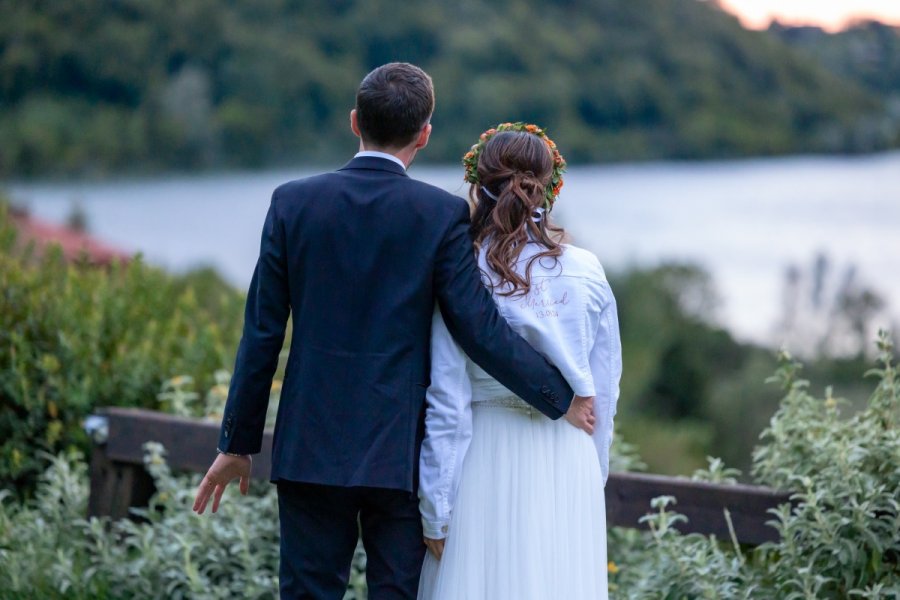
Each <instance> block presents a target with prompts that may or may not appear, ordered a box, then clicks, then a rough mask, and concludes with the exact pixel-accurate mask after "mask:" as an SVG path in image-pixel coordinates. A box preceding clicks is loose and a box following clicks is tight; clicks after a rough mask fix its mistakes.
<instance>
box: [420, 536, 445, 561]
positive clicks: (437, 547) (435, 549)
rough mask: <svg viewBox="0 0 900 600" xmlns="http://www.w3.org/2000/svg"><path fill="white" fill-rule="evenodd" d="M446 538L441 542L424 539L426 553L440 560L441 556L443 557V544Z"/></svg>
mask: <svg viewBox="0 0 900 600" xmlns="http://www.w3.org/2000/svg"><path fill="white" fill-rule="evenodd" d="M446 541H447V540H446V538H445V539H443V540H433V539H431V538H425V546H427V547H428V551H429V552H431V553H432V554H434V557H435V558H436V559H438V560H441V556H443V555H444V542H446Z"/></svg>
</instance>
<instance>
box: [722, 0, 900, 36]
mask: <svg viewBox="0 0 900 600" xmlns="http://www.w3.org/2000/svg"><path fill="white" fill-rule="evenodd" d="M721 3H722V5H723V6H724V7H725V8H726V9H728V10H729V11H731V12H733V13H735V14H737V15H738V16H739V17H740V18H741V21H742V22H743V23H744V25H746V26H747V27H753V28H763V27H766V26H768V24H769V22H770V21H771V20H772V19H773V18H777V19H778V20H779V21H781V22H783V23H790V24H806V25H819V26H821V27H824V28H826V29H831V30H834V29H840V28H841V27H842V26H843V25H845V24H846V23H847V21H849V20H852V19H855V18H859V17H863V18H870V19H871V18H874V19H878V20H879V21H884V22H886V23H892V24H896V25H900V0H721Z"/></svg>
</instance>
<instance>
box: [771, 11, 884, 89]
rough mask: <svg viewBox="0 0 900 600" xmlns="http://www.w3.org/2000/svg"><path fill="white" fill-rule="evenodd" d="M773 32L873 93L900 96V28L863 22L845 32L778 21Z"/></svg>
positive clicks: (772, 29) (773, 27)
mask: <svg viewBox="0 0 900 600" xmlns="http://www.w3.org/2000/svg"><path fill="white" fill-rule="evenodd" d="M769 31H770V32H771V33H773V34H774V35H776V36H777V37H779V38H780V39H782V40H783V41H784V42H786V43H787V44H789V45H791V46H794V47H795V48H797V49H799V50H801V51H802V52H804V53H805V54H807V55H808V56H809V57H811V58H814V59H815V60H817V61H819V62H821V63H822V64H823V65H825V67H826V68H828V69H829V70H831V71H833V72H834V73H836V74H838V75H840V76H842V77H847V78H850V79H854V80H856V81H858V82H859V83H860V85H862V86H863V87H865V88H868V89H870V90H872V91H873V92H877V93H879V94H886V95H893V96H894V98H895V99H897V98H900V27H892V26H890V25H885V24H884V23H878V22H877V21H860V22H858V23H856V24H854V25H852V26H850V27H848V28H847V29H846V30H844V31H840V32H838V33H828V32H826V31H823V30H822V29H820V28H818V27H791V26H787V25H781V24H780V23H777V22H775V23H773V24H772V25H771V26H770V27H769Z"/></svg>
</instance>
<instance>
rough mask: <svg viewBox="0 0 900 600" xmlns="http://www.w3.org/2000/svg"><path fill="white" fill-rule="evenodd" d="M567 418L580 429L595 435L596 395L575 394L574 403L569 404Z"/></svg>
mask: <svg viewBox="0 0 900 600" xmlns="http://www.w3.org/2000/svg"><path fill="white" fill-rule="evenodd" d="M566 420H567V421H568V422H569V423H571V424H572V425H574V426H575V427H577V428H578V429H580V430H582V431H585V432H587V433H588V434H589V435H593V434H594V423H595V422H596V418H595V417H594V397H593V396H575V399H574V400H572V404H570V405H569V412H567V413H566Z"/></svg>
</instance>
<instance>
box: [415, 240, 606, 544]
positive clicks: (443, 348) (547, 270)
mask: <svg viewBox="0 0 900 600" xmlns="http://www.w3.org/2000/svg"><path fill="white" fill-rule="evenodd" d="M563 247H564V252H563V254H562V256H561V257H559V259H557V260H553V259H541V260H538V261H535V263H534V265H533V266H532V269H531V290H530V291H529V293H528V295H526V296H524V297H522V296H521V295H515V296H501V295H499V293H500V292H503V291H504V289H505V288H503V287H500V286H497V285H496V276H495V275H494V274H493V272H492V271H491V270H490V269H489V267H488V266H487V263H486V262H485V258H484V251H482V252H481V255H480V256H479V266H480V267H481V270H482V272H483V273H484V279H485V283H486V285H489V286H490V285H494V293H493V296H494V301H495V302H496V303H497V307H498V309H499V311H500V314H502V315H503V317H504V318H505V319H506V320H507V321H508V322H509V324H510V325H511V326H512V328H513V329H514V330H515V331H516V332H517V333H519V334H520V335H521V336H522V337H524V338H525V339H526V340H527V341H528V342H529V343H530V344H531V345H532V346H533V347H534V348H535V349H536V350H538V351H539V352H540V353H541V354H543V355H544V356H545V357H546V358H547V359H548V360H549V361H550V362H551V363H553V364H554V365H556V367H557V368H559V370H560V371H561V372H562V374H563V376H564V377H565V378H566V380H567V381H568V382H569V385H570V386H572V389H573V390H574V391H575V393H576V394H577V395H579V396H594V397H595V400H594V414H595V415H596V417H597V424H596V426H595V428H594V436H593V437H594V444H595V445H596V447H597V456H598V458H599V460H600V468H601V472H602V474H603V483H604V485H605V484H606V479H607V477H608V474H609V447H610V443H611V442H612V432H613V416H614V415H615V413H616V402H617V400H618V397H619V378H620V376H621V373H622V349H621V343H620V339H619V324H618V319H617V315H616V301H615V298H614V296H613V293H612V290H611V289H610V287H609V283H608V282H607V280H606V274H605V273H604V272H603V267H601V266H600V263H599V261H598V260H597V258H596V257H595V256H594V255H593V254H591V253H590V252H588V251H586V250H583V249H581V248H577V247H574V246H571V245H564V246H563ZM539 250H540V247H539V246H538V245H537V244H535V243H529V244H527V245H526V247H525V248H524V249H523V250H522V254H521V255H520V257H519V262H518V266H517V271H518V272H519V273H520V274H521V273H524V271H525V265H526V264H527V262H528V260H529V259H530V258H531V257H532V256H534V254H535V253H537V252H538V251H539ZM477 402H492V403H500V404H506V405H510V406H512V407H518V408H521V409H522V410H526V411H532V412H533V414H534V415H535V416H536V417H539V418H547V417H544V416H543V415H541V414H540V413H539V412H538V411H537V410H534V409H531V408H530V407H529V406H528V405H527V404H526V403H525V402H524V401H522V400H519V399H517V398H515V396H514V395H513V394H512V392H511V391H509V390H508V389H507V388H505V387H504V386H502V385H501V384H500V383H499V382H497V381H496V380H495V379H494V378H492V377H491V376H490V375H488V374H487V373H485V372H484V370H482V369H481V368H480V367H479V366H478V365H476V364H475V363H474V362H472V361H471V360H470V359H468V358H467V357H466V355H465V354H464V353H463V352H462V350H461V349H460V348H459V346H458V345H457V344H456V342H455V341H454V340H453V338H452V337H451V336H450V333H449V331H448V330H447V327H446V325H445V324H444V320H443V318H442V317H441V314H440V311H439V310H437V309H435V312H434V317H433V320H432V331H431V385H430V386H429V388H428V392H427V394H426V413H425V440H424V442H423V444H422V454H421V458H420V462H419V467H420V469H419V507H420V511H421V513H422V525H423V528H424V534H425V536H426V537H428V538H431V539H441V538H444V537H446V536H447V534H448V532H449V526H450V516H451V513H452V510H453V505H454V500H455V497H456V489H457V486H458V484H459V480H460V473H461V471H462V465H463V460H464V458H465V455H466V450H467V449H468V446H469V442H470V440H471V437H472V403H477Z"/></svg>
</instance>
